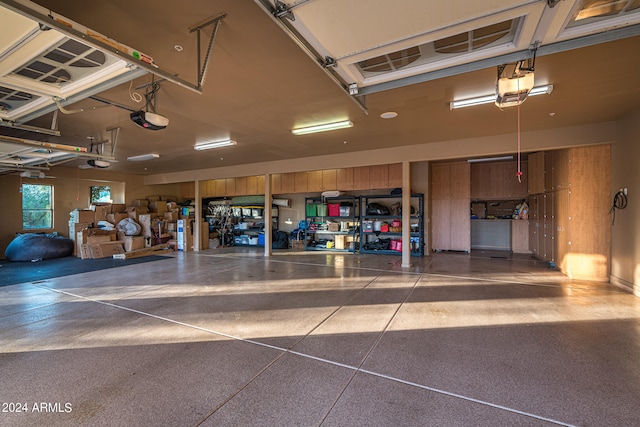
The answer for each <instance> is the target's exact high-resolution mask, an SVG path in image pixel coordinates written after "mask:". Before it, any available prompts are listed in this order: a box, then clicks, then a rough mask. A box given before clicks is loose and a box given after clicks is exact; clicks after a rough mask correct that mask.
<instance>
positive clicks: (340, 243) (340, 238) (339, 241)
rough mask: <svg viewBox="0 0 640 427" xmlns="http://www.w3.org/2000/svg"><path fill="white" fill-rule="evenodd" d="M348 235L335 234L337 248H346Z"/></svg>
mask: <svg viewBox="0 0 640 427" xmlns="http://www.w3.org/2000/svg"><path fill="white" fill-rule="evenodd" d="M346 237H347V236H340V235H336V236H333V239H334V242H335V248H336V249H345V248H346V246H345V242H346Z"/></svg>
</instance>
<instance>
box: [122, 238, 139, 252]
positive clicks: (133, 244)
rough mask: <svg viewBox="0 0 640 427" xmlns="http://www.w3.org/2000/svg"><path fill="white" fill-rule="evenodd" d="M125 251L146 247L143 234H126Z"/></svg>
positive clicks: (124, 240)
mask: <svg viewBox="0 0 640 427" xmlns="http://www.w3.org/2000/svg"><path fill="white" fill-rule="evenodd" d="M123 244H124V250H125V252H131V251H134V250H136V249H144V237H143V236H125V237H124V239H123Z"/></svg>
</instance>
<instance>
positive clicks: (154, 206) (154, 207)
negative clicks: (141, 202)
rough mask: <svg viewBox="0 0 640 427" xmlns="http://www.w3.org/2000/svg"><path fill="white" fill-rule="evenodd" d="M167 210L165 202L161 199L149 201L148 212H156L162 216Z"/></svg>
mask: <svg viewBox="0 0 640 427" xmlns="http://www.w3.org/2000/svg"><path fill="white" fill-rule="evenodd" d="M168 210H169V208H167V202H163V201H153V202H149V212H157V213H158V215H160V216H162V215H163V214H164V213H165V212H167V211H168Z"/></svg>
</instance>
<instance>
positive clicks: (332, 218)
mask: <svg viewBox="0 0 640 427" xmlns="http://www.w3.org/2000/svg"><path fill="white" fill-rule="evenodd" d="M359 200H360V199H359V198H358V197H356V196H340V197H326V198H323V197H307V198H305V219H306V221H307V223H308V224H312V223H326V222H333V223H338V222H350V223H352V224H353V225H355V227H354V228H353V229H352V230H350V231H329V230H313V229H310V228H307V229H306V230H305V231H304V240H305V242H307V243H308V242H311V241H314V240H315V239H316V236H324V237H323V238H322V240H334V241H335V240H336V239H337V238H338V236H353V240H354V241H355V240H356V236H357V235H358V232H357V231H356V230H357V229H358V225H359V223H360V211H359V204H358V202H359ZM325 203H326V204H333V203H335V204H339V203H348V204H349V207H350V208H351V210H350V213H351V215H317V212H315V210H316V209H317V205H318V204H325ZM309 205H316V207H312V208H311V209H309ZM326 208H327V209H328V207H326ZM327 213H328V211H327ZM333 213H336V212H335V211H334V212H333ZM310 214H311V215H310ZM334 237H335V238H334ZM318 240H320V239H318ZM344 243H345V245H349V244H352V245H353V247H354V248H355V243H351V242H346V241H345V242H344ZM305 250H308V251H331V252H347V253H348V252H351V253H353V252H354V249H353V248H348V247H347V248H345V249H337V248H335V247H333V248H325V247H315V246H309V245H308V244H307V245H305Z"/></svg>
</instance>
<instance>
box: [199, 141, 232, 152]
mask: <svg viewBox="0 0 640 427" xmlns="http://www.w3.org/2000/svg"><path fill="white" fill-rule="evenodd" d="M236 144H237V142H236V141H232V140H230V139H226V140H224V141H211V142H198V143H197V144H196V145H195V146H194V147H193V148H194V149H196V150H210V149H212V148H220V147H228V146H230V145H236Z"/></svg>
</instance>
